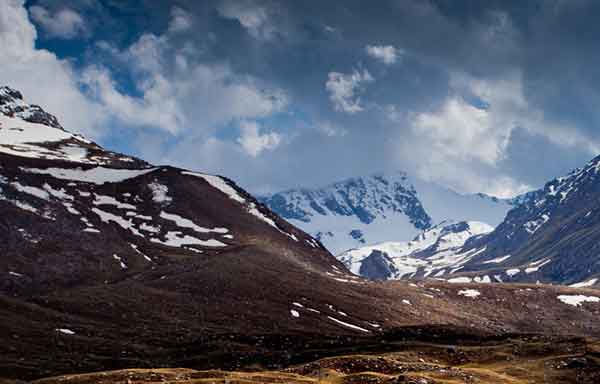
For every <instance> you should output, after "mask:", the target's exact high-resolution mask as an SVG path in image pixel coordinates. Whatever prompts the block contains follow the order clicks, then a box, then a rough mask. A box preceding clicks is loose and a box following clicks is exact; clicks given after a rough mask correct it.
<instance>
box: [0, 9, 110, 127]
mask: <svg viewBox="0 0 600 384" xmlns="http://www.w3.org/2000/svg"><path fill="white" fill-rule="evenodd" d="M36 39H37V33H36V30H35V27H34V26H33V24H31V22H30V21H29V18H28V14H27V10H26V9H25V7H24V2H23V1H21V0H8V1H0V52H2V54H1V55H0V68H2V70H0V84H3V85H9V86H12V87H14V88H17V89H19V90H20V91H21V92H22V93H23V94H24V96H25V97H26V98H27V99H28V101H30V102H32V103H35V104H39V105H42V106H43V107H44V109H46V110H47V111H49V112H51V113H52V114H54V115H56V116H57V117H58V119H59V121H60V122H61V124H62V125H63V126H64V127H65V128H66V129H68V130H71V131H73V132H78V133H83V134H85V135H87V136H89V137H91V138H97V137H98V136H99V135H100V133H101V124H102V120H103V116H102V114H99V113H98V105H97V104H96V103H94V102H92V101H90V100H89V99H87V98H86V96H85V95H84V94H83V93H82V92H81V91H80V89H79V82H78V75H77V73H76V71H75V70H74V69H73V68H72V67H71V65H70V64H69V62H67V61H64V60H60V59H58V58H57V57H56V56H55V55H54V54H53V53H51V52H48V51H46V50H43V49H36V48H35V41H36Z"/></svg>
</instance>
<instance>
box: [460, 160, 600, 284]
mask: <svg viewBox="0 0 600 384" xmlns="http://www.w3.org/2000/svg"><path fill="white" fill-rule="evenodd" d="M599 171H600V157H597V158H595V159H593V160H591V161H590V162H589V163H588V164H587V165H586V166H585V167H583V168H579V169H576V170H574V171H573V172H571V173H570V174H568V175H566V176H564V177H559V178H556V179H554V180H552V181H550V182H548V183H547V184H546V185H545V186H544V187H543V188H542V189H539V190H537V191H533V192H530V193H528V194H527V195H526V196H525V197H524V198H522V199H521V203H520V204H519V205H517V206H516V207H515V208H514V209H512V210H511V211H510V212H509V213H508V215H507V217H506V219H505V220H504V221H503V222H502V223H501V224H500V225H499V226H498V227H497V228H496V229H495V230H494V231H493V232H491V233H490V234H488V235H486V236H483V237H481V238H477V239H471V240H469V241H468V242H467V243H466V244H465V246H464V247H463V248H462V249H461V250H460V251H461V252H474V250H476V251H475V252H477V255H476V256H475V257H473V258H472V259H471V260H470V261H469V262H468V263H466V264H465V265H464V268H463V269H461V270H460V273H461V274H463V275H465V276H471V275H482V274H485V275H488V276H492V277H493V278H494V279H495V280H496V281H511V282H537V281H540V282H545V283H556V284H567V285H575V286H594V285H596V286H598V285H600V284H599V283H600V245H599V244H600V243H599V242H600V198H599V196H600V174H599Z"/></svg>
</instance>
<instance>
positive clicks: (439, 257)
mask: <svg viewBox="0 0 600 384" xmlns="http://www.w3.org/2000/svg"><path fill="white" fill-rule="evenodd" d="M492 230H493V227H491V226H489V225H487V224H485V223H481V222H473V221H470V222H464V221H462V222H442V223H440V224H438V225H436V226H434V227H432V228H430V229H428V230H426V231H423V232H422V233H421V234H419V235H418V236H416V237H415V238H414V239H413V240H412V241H408V242H385V243H381V244H375V245H371V246H366V247H362V248H358V249H351V250H349V251H346V252H344V253H342V254H341V255H339V256H338V259H339V260H341V261H342V262H343V263H344V264H345V265H346V267H348V269H350V270H351V271H352V272H353V273H355V274H357V275H361V276H364V277H367V278H369V279H373V280H392V279H410V278H414V277H416V276H421V277H428V276H430V275H432V273H433V272H434V271H435V272H436V273H435V274H434V275H432V276H438V275H439V274H441V273H443V272H444V271H448V272H450V271H451V270H452V269H454V268H456V266H457V265H460V262H461V261H462V260H464V259H465V258H466V257H468V254H461V252H460V249H461V248H462V247H463V246H464V244H465V242H466V241H467V240H469V239H472V238H474V237H480V236H482V235H484V234H486V233H489V232H491V231H492Z"/></svg>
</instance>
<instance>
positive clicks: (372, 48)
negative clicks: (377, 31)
mask: <svg viewBox="0 0 600 384" xmlns="http://www.w3.org/2000/svg"><path fill="white" fill-rule="evenodd" d="M365 51H366V52H367V54H368V55H369V56H371V57H372V58H374V59H376V60H379V61H381V62H382V63H384V64H387V65H391V64H394V63H395V62H396V61H397V60H398V59H399V58H400V56H401V55H402V50H400V49H397V48H395V47H394V46H393V45H367V46H366V47H365Z"/></svg>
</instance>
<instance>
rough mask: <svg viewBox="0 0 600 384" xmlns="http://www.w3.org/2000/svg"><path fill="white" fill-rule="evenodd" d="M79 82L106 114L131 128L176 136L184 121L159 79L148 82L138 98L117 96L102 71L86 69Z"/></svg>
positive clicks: (115, 88) (166, 82)
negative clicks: (164, 132) (155, 129)
mask: <svg viewBox="0 0 600 384" xmlns="http://www.w3.org/2000/svg"><path fill="white" fill-rule="evenodd" d="M82 81H83V82H84V83H85V84H86V85H87V86H88V87H89V89H90V91H91V92H92V94H93V96H94V97H95V98H96V100H98V101H99V102H100V103H101V106H102V109H103V110H104V112H105V113H107V114H109V115H111V116H113V117H115V118H117V119H119V120H121V121H122V122H124V123H126V124H128V125H130V126H151V127H159V128H162V129H164V130H166V131H168V132H170V133H178V132H179V131H180V130H181V127H182V126H183V124H184V122H185V117H184V115H183V112H182V111H181V110H180V109H179V107H178V105H177V101H176V99H173V98H172V96H173V94H172V90H171V86H170V84H169V82H168V81H167V80H166V79H164V78H163V77H161V76H156V77H155V78H154V79H152V81H151V82H148V84H149V85H148V87H147V88H146V89H144V94H143V95H142V97H141V98H134V97H130V96H128V95H125V94H122V93H120V92H119V91H118V90H117V87H116V85H115V84H114V82H113V80H112V78H111V76H110V73H109V72H108V71H107V70H106V69H104V68H99V67H89V68H87V69H86V70H85V71H84V72H83V73H82Z"/></svg>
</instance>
